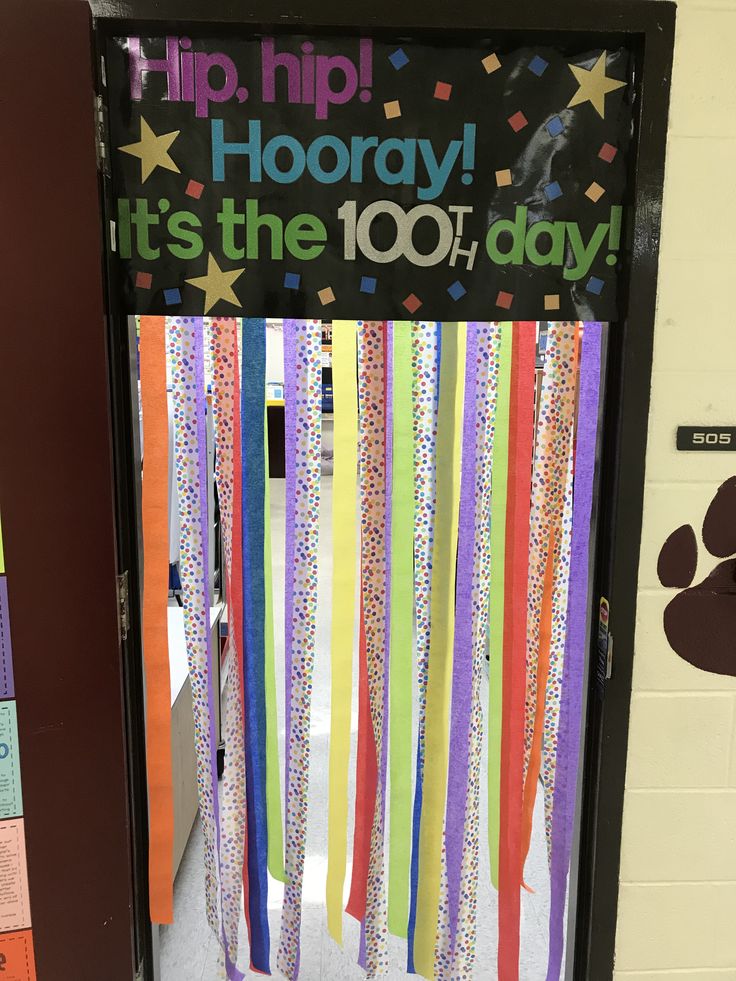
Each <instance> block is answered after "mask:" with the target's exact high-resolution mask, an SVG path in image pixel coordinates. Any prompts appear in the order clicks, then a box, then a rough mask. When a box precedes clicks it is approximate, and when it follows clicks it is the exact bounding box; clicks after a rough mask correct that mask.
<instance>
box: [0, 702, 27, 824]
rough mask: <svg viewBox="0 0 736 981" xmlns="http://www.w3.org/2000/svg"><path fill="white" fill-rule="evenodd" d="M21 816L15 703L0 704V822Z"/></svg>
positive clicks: (21, 799)
mask: <svg viewBox="0 0 736 981" xmlns="http://www.w3.org/2000/svg"><path fill="white" fill-rule="evenodd" d="M22 814H23V796H22V793H21V784H20V759H19V756H18V720H17V712H16V708H15V702H0V820H5V819H6V818H15V817H20V816H21V815H22Z"/></svg>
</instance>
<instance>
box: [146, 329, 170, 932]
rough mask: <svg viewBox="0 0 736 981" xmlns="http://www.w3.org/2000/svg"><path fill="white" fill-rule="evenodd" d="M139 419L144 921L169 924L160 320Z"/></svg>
mask: <svg viewBox="0 0 736 981" xmlns="http://www.w3.org/2000/svg"><path fill="white" fill-rule="evenodd" d="M140 380H141V410H142V416H143V479H142V497H141V522H142V531H143V609H142V629H143V665H144V669H145V677H146V775H147V781H148V837H149V849H148V888H149V904H150V915H151V920H152V921H153V922H154V923H173V921H174V799H173V788H172V770H171V682H170V677H169V637H168V621H167V606H168V596H169V512H168V507H169V496H168V481H169V417H168V403H167V395H166V322H165V319H164V318H163V317H141V319H140Z"/></svg>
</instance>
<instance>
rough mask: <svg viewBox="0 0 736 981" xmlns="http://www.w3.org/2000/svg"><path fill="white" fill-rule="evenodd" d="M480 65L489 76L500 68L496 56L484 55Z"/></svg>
mask: <svg viewBox="0 0 736 981" xmlns="http://www.w3.org/2000/svg"><path fill="white" fill-rule="evenodd" d="M481 65H483V67H484V68H485V70H486V71H487V72H488V74H489V75H490V74H491V73H492V72H496V71H498V69H499V68H500V67H501V62H500V61H499V60H498V55H497V54H489V55H486V56H485V58H484V59H483V60H482V61H481Z"/></svg>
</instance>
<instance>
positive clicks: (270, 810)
mask: <svg viewBox="0 0 736 981" xmlns="http://www.w3.org/2000/svg"><path fill="white" fill-rule="evenodd" d="M263 444H264V465H265V481H264V492H265V499H264V504H263V508H264V516H265V527H264V535H263V552H264V554H263V567H264V570H265V592H266V616H265V624H264V632H265V644H266V663H265V675H264V681H265V686H266V815H267V826H268V871H269V872H270V873H271V875H272V876H273V877H274V879H277V880H278V881H279V882H286V870H285V869H284V826H283V824H282V814H281V781H280V778H279V723H278V710H277V702H276V649H275V639H274V621H273V561H272V553H271V488H270V479H269V470H268V410H267V409H266V408H265V407H264V410H263Z"/></svg>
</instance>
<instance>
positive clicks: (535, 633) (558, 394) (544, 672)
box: [522, 322, 577, 859]
mask: <svg viewBox="0 0 736 981" xmlns="http://www.w3.org/2000/svg"><path fill="white" fill-rule="evenodd" d="M576 370H577V364H576V356H575V325H574V324H572V323H568V322H561V323H553V324H550V325H549V328H548V333H547V347H546V351H545V365H544V375H543V379H542V386H541V394H540V399H539V409H538V420H537V433H536V445H535V457H534V472H533V477H532V510H531V526H530V533H529V599H528V602H529V608H528V616H527V687H526V706H525V734H524V775H525V787H524V815H523V836H524V841H523V848H522V859H526V855H527V852H528V849H529V842H530V840H531V824H532V815H533V812H534V802H535V799H536V792H537V778H538V775H539V769H540V762H541V751H542V741H543V730H544V722H545V704H546V695H547V686H548V681H549V678H550V666H551V669H552V676H554V674H555V670H556V664H557V662H558V661H559V663H560V665H561V662H562V653H563V649H564V634H565V626H564V612H565V604H563V605H562V608H561V611H562V622H561V623H559V622H557V620H559V618H557V620H556V626H557V627H558V629H557V630H555V631H554V636H555V638H556V641H557V642H556V644H555V645H554V646H553V645H552V636H553V626H552V621H553V618H554V612H556V611H557V610H558V609H559V607H557V606H555V604H554V602H553V597H554V595H555V594H558V595H559V593H560V592H563V593H564V594H566V588H567V586H566V583H567V577H568V573H569V561H570V553H569V536H565V535H564V533H563V524H564V523H565V522H566V523H567V525H568V528H569V523H570V520H571V514H570V511H569V508H566V486H567V472H568V464H569V460H570V452H571V445H572V427H573V416H574V410H575V379H576ZM543 639H544V643H543ZM557 690H558V689H555V687H554V686H553V689H552V692H551V694H552V699H551V703H555V701H556V692H557ZM557 704H559V703H558V702H557ZM550 712H555V714H556V710H555V709H554V708H553V707H552V704H550V706H549V707H548V713H547V718H548V719H549V713H550ZM530 769H531V770H532V771H533V773H530V772H529V770H530Z"/></svg>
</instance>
